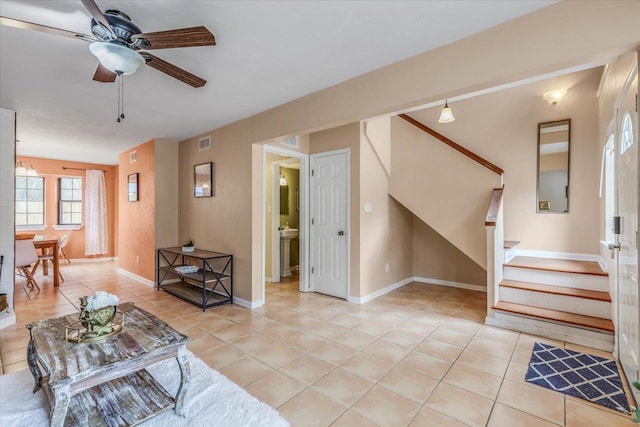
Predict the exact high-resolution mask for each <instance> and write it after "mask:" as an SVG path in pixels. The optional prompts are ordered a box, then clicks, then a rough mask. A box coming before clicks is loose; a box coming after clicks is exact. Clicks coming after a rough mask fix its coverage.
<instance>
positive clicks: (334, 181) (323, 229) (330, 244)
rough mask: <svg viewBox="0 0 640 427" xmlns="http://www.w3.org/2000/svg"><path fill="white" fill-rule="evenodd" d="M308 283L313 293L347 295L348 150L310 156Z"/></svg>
mask: <svg viewBox="0 0 640 427" xmlns="http://www.w3.org/2000/svg"><path fill="white" fill-rule="evenodd" d="M310 193H311V203H310V212H311V239H310V240H311V247H310V254H311V283H312V286H313V290H314V291H315V292H320V293H323V294H326V295H331V296H334V297H338V298H343V299H347V296H348V295H349V292H348V290H349V221H348V219H349V151H348V150H336V151H330V152H326V153H320V154H315V155H312V156H311V186H310Z"/></svg>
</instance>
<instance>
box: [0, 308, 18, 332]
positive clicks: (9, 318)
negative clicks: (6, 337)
mask: <svg viewBox="0 0 640 427" xmlns="http://www.w3.org/2000/svg"><path fill="white" fill-rule="evenodd" d="M15 324H16V314H15V313H14V312H11V313H8V314H7V313H5V315H4V316H2V318H0V329H4V328H6V327H8V326H11V325H15Z"/></svg>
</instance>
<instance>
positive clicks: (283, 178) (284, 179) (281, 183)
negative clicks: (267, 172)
mask: <svg viewBox="0 0 640 427" xmlns="http://www.w3.org/2000/svg"><path fill="white" fill-rule="evenodd" d="M280 185H281V186H282V187H284V186H285V185H287V178H285V176H284V175H280Z"/></svg>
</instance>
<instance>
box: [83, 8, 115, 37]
mask: <svg viewBox="0 0 640 427" xmlns="http://www.w3.org/2000/svg"><path fill="white" fill-rule="evenodd" d="M82 4H83V5H84V7H86V8H87V10H88V11H89V14H90V15H91V17H92V18H93V19H95V20H96V22H97V23H99V24H100V25H102V26H103V27H104V28H106V29H107V30H108V31H109V32H110V33H111V36H112V37H113V38H114V39H116V38H117V36H116V33H114V32H113V29H112V28H111V25H110V24H109V21H107V18H105V16H104V14H103V13H102V11H101V10H100V8H99V7H98V5H97V4H96V2H95V1H93V0H82Z"/></svg>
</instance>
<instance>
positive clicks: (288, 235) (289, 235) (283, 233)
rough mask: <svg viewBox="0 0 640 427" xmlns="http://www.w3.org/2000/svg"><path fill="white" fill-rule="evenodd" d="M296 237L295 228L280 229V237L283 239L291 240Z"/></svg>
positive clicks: (296, 230)
mask: <svg viewBox="0 0 640 427" xmlns="http://www.w3.org/2000/svg"><path fill="white" fill-rule="evenodd" d="M296 237H298V229H297V228H288V229H286V230H280V238H281V239H283V240H292V239H295V238H296Z"/></svg>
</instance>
